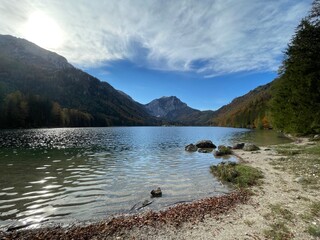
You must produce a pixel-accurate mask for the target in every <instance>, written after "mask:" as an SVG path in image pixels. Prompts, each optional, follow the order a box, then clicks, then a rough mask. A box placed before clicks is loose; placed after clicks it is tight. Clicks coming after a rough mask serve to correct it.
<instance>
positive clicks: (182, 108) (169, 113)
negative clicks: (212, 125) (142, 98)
mask: <svg viewBox="0 0 320 240" xmlns="http://www.w3.org/2000/svg"><path fill="white" fill-rule="evenodd" d="M145 107H146V109H147V111H148V112H149V114H151V115H152V116H155V117H158V118H163V119H165V120H167V121H171V122H175V123H180V124H184V125H208V123H207V120H208V119H209V118H210V117H212V114H213V112H212V111H207V112H205V113H204V112H201V111H200V110H197V109H193V108H191V107H189V106H188V105H187V104H186V103H184V102H182V101H181V100H180V99H179V98H178V97H176V96H169V97H166V96H164V97H161V98H158V99H155V100H153V101H151V102H150V103H148V104H146V105H145Z"/></svg>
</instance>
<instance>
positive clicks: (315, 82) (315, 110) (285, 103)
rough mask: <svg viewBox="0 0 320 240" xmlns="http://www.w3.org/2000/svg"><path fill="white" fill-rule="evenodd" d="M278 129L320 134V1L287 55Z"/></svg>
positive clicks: (276, 104)
mask: <svg viewBox="0 0 320 240" xmlns="http://www.w3.org/2000/svg"><path fill="white" fill-rule="evenodd" d="M272 111H273V120H274V125H275V126H276V127H277V128H278V129H282V130H284V131H285V132H292V133H301V134H307V133H314V132H320V0H315V1H314V2H313V5H312V9H311V11H310V14H309V16H308V17H306V18H305V19H303V20H302V21H301V23H300V24H299V26H298V28H297V30H296V33H295V35H294V37H293V39H292V41H291V43H290V44H289V45H288V48H287V50H286V52H285V60H284V61H283V64H282V66H281V68H280V77H279V79H277V80H276V84H275V88H274V97H273V101H272Z"/></svg>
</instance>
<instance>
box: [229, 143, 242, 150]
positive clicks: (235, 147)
mask: <svg viewBox="0 0 320 240" xmlns="http://www.w3.org/2000/svg"><path fill="white" fill-rule="evenodd" d="M243 147H244V143H236V144H235V145H233V146H232V149H243Z"/></svg>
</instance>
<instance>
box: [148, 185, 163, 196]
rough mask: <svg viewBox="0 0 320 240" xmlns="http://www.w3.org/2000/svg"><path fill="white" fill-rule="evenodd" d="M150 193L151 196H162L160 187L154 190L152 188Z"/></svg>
mask: <svg viewBox="0 0 320 240" xmlns="http://www.w3.org/2000/svg"><path fill="white" fill-rule="evenodd" d="M150 193H151V197H162V191H161V188H160V187H158V188H157V189H156V190H152V191H151V192H150Z"/></svg>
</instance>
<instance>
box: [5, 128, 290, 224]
mask: <svg viewBox="0 0 320 240" xmlns="http://www.w3.org/2000/svg"><path fill="white" fill-rule="evenodd" d="M202 139H210V140H212V141H213V142H214V143H215V144H216V145H220V144H225V145H231V144H233V143H235V142H240V141H251V142H258V144H259V145H263V144H275V143H284V142H288V140H286V139H283V138H278V137H277V136H276V134H275V133H274V132H272V131H262V132H254V131H249V130H245V129H234V128H219V127H115V128H72V129H71V128H70V129H34V130H2V131H0V146H1V147H0V229H6V228H7V227H8V226H12V225H13V226H14V225H24V224H33V225H32V227H37V226H39V225H40V224H42V223H46V224H47V223H54V224H55V223H62V224H69V223H71V222H74V221H87V220H90V221H91V220H98V219H102V218H105V217H107V216H110V215H113V214H118V213H132V212H135V210H131V208H132V207H133V206H134V205H136V204H137V205H136V206H137V207H139V206H140V204H141V203H142V202H143V201H144V200H152V201H153V203H152V204H151V205H149V206H148V207H146V208H145V209H155V210H158V209H161V208H163V207H166V206H170V205H172V204H174V203H176V202H180V201H192V200H194V199H199V198H202V197H207V196H214V195H217V194H222V193H225V192H227V191H228V189H227V188H226V187H225V186H223V185H222V184H221V183H220V182H219V181H217V180H216V179H215V178H214V177H213V176H212V175H211V174H210V172H209V167H210V165H212V164H217V163H219V162H220V161H221V160H222V159H221V158H219V159H217V158H214V156H213V154H212V153H209V154H204V153H198V152H196V153H189V152H186V151H185V150H184V147H185V145H187V144H189V143H195V142H197V141H198V140H202ZM255 140H257V141H255ZM229 160H231V161H235V160H236V159H235V158H234V157H231V158H230V159H229ZM158 186H159V187H161V189H162V191H163V196H162V198H154V199H151V198H150V191H151V190H152V189H154V188H157V187H158Z"/></svg>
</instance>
